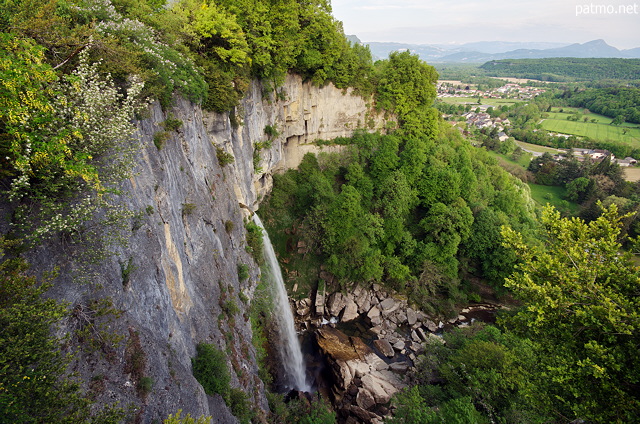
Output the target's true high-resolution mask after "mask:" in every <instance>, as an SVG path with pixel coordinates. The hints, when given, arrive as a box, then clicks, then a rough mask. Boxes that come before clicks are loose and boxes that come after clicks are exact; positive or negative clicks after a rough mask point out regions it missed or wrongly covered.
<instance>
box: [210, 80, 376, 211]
mask: <svg viewBox="0 0 640 424" xmlns="http://www.w3.org/2000/svg"><path fill="white" fill-rule="evenodd" d="M262 93H263V90H262V86H261V84H260V83H258V82H255V83H253V84H252V85H251V87H250V89H249V92H248V93H247V96H246V97H245V98H244V100H243V101H242V103H241V105H240V106H239V107H238V108H237V110H236V113H235V115H236V116H239V117H240V121H241V123H242V125H240V126H237V127H235V128H234V127H232V126H231V125H230V123H229V120H228V119H227V118H226V116H223V115H220V114H213V113H210V114H205V116H204V119H205V123H206V127H207V133H208V135H209V137H210V138H211V140H212V141H213V142H214V143H215V144H216V145H217V146H219V147H221V148H223V149H224V150H225V151H227V152H229V153H232V154H233V155H234V157H235V158H236V160H235V162H234V164H233V165H232V166H233V167H234V173H233V174H234V181H233V185H234V191H235V193H236V195H237V196H238V199H239V201H240V202H241V203H243V204H244V205H247V206H248V207H249V208H250V209H251V210H255V209H256V208H257V206H258V203H259V202H260V200H261V199H262V198H263V197H264V196H265V195H266V194H267V193H268V192H269V191H270V190H271V186H272V176H273V174H274V173H275V172H281V171H284V170H286V169H291V168H296V167H297V166H298V165H299V164H300V162H301V161H302V158H303V156H304V155H305V154H306V153H310V152H311V153H319V152H337V151H339V150H340V149H341V146H318V145H316V144H314V142H315V141H316V140H331V139H334V138H336V137H347V136H350V135H351V134H352V133H353V131H354V130H355V129H357V128H367V129H368V130H370V131H375V130H383V129H384V128H385V125H386V120H385V119H384V118H383V117H382V115H381V114H379V113H377V112H375V111H374V110H373V108H372V107H371V104H372V103H373V102H372V101H367V100H365V99H363V98H362V97H360V96H357V95H354V94H353V92H352V89H346V90H340V89H338V88H336V87H335V86H333V85H332V84H329V85H326V86H324V87H316V86H313V85H312V84H311V83H310V82H303V81H302V79H301V78H300V77H299V76H297V75H288V76H287V78H286V81H285V83H284V85H283V87H282V89H281V93H282V94H283V96H284V99H282V98H278V99H273V100H269V99H266V98H264V97H263V94H262ZM271 96H272V97H273V94H271ZM267 126H271V127H273V128H275V129H276V130H277V131H278V136H277V137H274V138H272V143H271V147H270V148H267V149H263V150H261V151H260V161H259V167H260V168H261V172H257V173H256V172H254V167H253V152H254V145H255V143H258V142H264V141H267V140H269V138H270V137H269V136H268V135H267V134H266V133H265V128H266V127H267Z"/></svg>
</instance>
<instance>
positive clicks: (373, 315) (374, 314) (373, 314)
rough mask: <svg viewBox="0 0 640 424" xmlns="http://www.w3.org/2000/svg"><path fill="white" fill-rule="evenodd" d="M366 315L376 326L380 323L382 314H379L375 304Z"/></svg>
mask: <svg viewBox="0 0 640 424" xmlns="http://www.w3.org/2000/svg"><path fill="white" fill-rule="evenodd" d="M367 317H368V318H369V320H370V321H371V325H373V326H376V325H380V324H382V316H381V315H380V309H378V307H377V306H374V307H373V308H371V309H370V310H369V313H368V314H367Z"/></svg>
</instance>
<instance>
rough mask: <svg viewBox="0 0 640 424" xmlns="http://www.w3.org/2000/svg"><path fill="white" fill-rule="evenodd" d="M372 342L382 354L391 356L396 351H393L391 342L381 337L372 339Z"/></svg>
mask: <svg viewBox="0 0 640 424" xmlns="http://www.w3.org/2000/svg"><path fill="white" fill-rule="evenodd" d="M373 344H374V346H375V347H376V348H378V350H379V351H380V352H382V354H383V355H384V356H386V357H389V358H392V357H393V356H394V355H395V354H396V353H395V352H394V351H393V347H392V346H391V343H389V342H388V341H386V340H384V339H382V340H374V341H373Z"/></svg>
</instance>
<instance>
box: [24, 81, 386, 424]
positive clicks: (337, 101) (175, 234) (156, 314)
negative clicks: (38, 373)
mask: <svg viewBox="0 0 640 424" xmlns="http://www.w3.org/2000/svg"><path fill="white" fill-rule="evenodd" d="M284 92H285V93H286V96H285V99H284V100H277V101H273V102H269V101H266V100H264V99H263V98H262V88H261V86H260V84H259V83H255V84H253V85H252V87H251V89H250V91H249V93H248V94H247V96H246V98H245V99H244V100H243V102H242V105H241V106H240V107H239V108H238V110H237V111H236V119H238V118H239V120H240V121H241V125H237V126H232V125H231V119H230V117H229V115H228V114H222V115H221V114H211V113H203V112H202V111H201V110H200V108H199V107H197V106H196V105H193V104H191V103H189V102H187V101H185V100H182V99H176V102H175V105H174V106H173V107H172V108H171V110H170V111H167V112H169V113H171V114H172V115H173V117H175V118H176V119H179V120H181V121H182V122H183V124H182V126H181V127H180V128H179V129H178V130H177V131H175V132H172V133H171V137H170V138H169V139H168V140H167V141H166V142H165V144H164V146H163V147H162V148H161V149H158V148H157V147H156V146H155V145H154V142H153V137H154V134H156V133H157V132H159V131H161V130H163V127H162V125H161V124H162V122H163V121H165V120H166V119H167V116H168V115H167V114H166V113H165V112H164V111H162V110H161V108H160V107H159V106H158V105H157V104H156V105H153V106H152V107H150V110H149V116H148V117H147V118H145V119H143V120H141V121H140V122H139V123H138V126H139V137H138V140H137V141H136V143H137V144H138V146H137V147H138V148H139V151H138V153H137V157H136V174H135V176H134V177H133V178H131V179H130V180H129V181H127V182H126V183H125V184H124V187H123V189H124V192H125V193H126V194H123V195H122V196H120V197H119V198H118V199H117V201H116V203H117V204H119V205H120V206H123V207H124V208H125V209H128V210H130V211H132V212H133V213H134V216H133V217H132V218H127V219H126V220H122V219H121V220H120V221H119V222H118V223H119V224H121V227H122V228H121V229H120V230H116V229H115V227H106V228H107V229H106V230H105V231H106V233H107V234H103V236H109V235H111V236H113V235H114V234H118V235H120V236H121V238H122V240H123V242H121V243H116V244H115V246H114V249H115V253H116V254H115V255H112V256H110V257H108V258H107V259H106V260H101V261H99V262H97V263H93V264H89V265H87V264H86V263H85V264H84V265H82V263H83V262H84V260H83V258H86V257H88V255H87V253H90V252H87V250H91V249H92V248H87V247H86V246H87V244H86V243H85V244H82V246H85V247H83V248H79V247H75V246H74V244H73V243H72V242H70V240H69V239H57V240H52V241H50V242H48V243H47V244H45V245H43V246H41V247H40V248H38V249H36V250H35V251H33V252H31V253H30V255H29V256H30V257H29V260H30V261H31V263H33V264H34V267H35V269H36V270H46V269H52V267H54V266H57V267H59V268H60V270H61V272H60V276H59V277H58V278H57V280H56V284H55V286H54V288H53V289H52V293H51V295H52V296H54V297H56V298H58V299H61V300H64V301H66V302H68V303H69V305H70V308H72V310H73V311H74V313H73V314H72V315H71V317H70V318H69V319H68V320H66V321H65V322H64V325H63V326H62V328H61V329H60V333H61V334H66V335H67V336H68V337H69V339H68V348H69V350H77V351H78V352H80V355H79V359H78V360H77V361H75V362H74V364H73V368H74V371H75V372H77V373H78V375H79V376H80V377H81V379H82V380H83V381H84V382H85V387H86V388H87V389H88V390H90V391H91V392H92V396H94V397H95V398H96V399H97V400H98V402H99V403H110V404H111V403H114V402H119V404H120V405H121V406H124V407H127V406H130V405H132V406H133V407H134V420H133V421H132V422H136V423H152V422H161V421H162V420H163V419H164V418H166V417H167V415H168V414H170V413H175V412H176V411H177V410H178V409H182V410H183V411H184V413H185V414H186V413H190V414H191V415H192V416H200V415H211V416H213V418H214V421H213V422H217V423H235V422H237V420H236V419H235V418H234V417H233V416H232V415H231V413H230V411H229V410H228V408H227V407H226V406H225V404H224V401H223V400H222V398H221V397H220V396H218V395H216V396H207V395H206V394H205V393H204V390H203V389H202V387H201V386H200V385H199V384H198V382H197V381H196V380H195V379H194V377H193V375H192V372H191V358H193V357H194V356H195V353H196V345H197V344H198V343H201V342H205V343H211V344H213V345H214V346H216V347H217V348H219V349H221V350H222V351H224V352H226V354H227V357H228V361H227V362H228V367H229V369H230V371H231V386H233V387H239V388H242V389H243V390H244V391H245V392H246V393H248V394H249V396H250V397H251V398H252V400H253V401H254V402H255V403H256V404H257V405H259V406H260V407H261V408H262V409H263V410H265V409H266V408H267V403H266V399H265V395H264V390H263V384H262V382H261V381H260V379H259V378H258V373H257V365H256V359H255V351H254V348H253V346H252V344H251V326H250V322H249V319H248V308H249V304H250V302H251V299H252V295H253V292H254V290H255V286H256V284H257V281H258V279H259V272H260V271H259V268H258V267H257V265H256V264H255V262H254V260H253V258H252V257H251V256H250V254H249V253H247V249H246V230H245V227H244V219H243V218H244V217H246V216H247V214H248V212H249V210H250V211H255V210H256V209H257V207H258V204H259V201H260V199H261V198H262V197H263V196H264V195H265V194H266V193H267V192H268V190H269V189H270V187H271V176H272V175H273V173H274V172H278V171H281V170H283V169H286V168H290V167H294V166H297V165H298V164H299V162H300V160H301V158H302V155H303V152H305V153H306V152H307V151H319V150H320V148H319V147H318V146H315V145H313V144H312V142H313V141H314V140H316V139H331V138H334V137H337V136H347V135H350V134H351V133H352V131H353V129H355V128H357V127H362V126H364V125H365V123H367V122H368V123H369V125H370V129H373V128H382V127H383V126H384V125H385V124H384V120H383V119H381V118H380V117H379V116H377V115H375V114H372V113H371V112H370V111H369V109H368V107H367V104H366V101H365V100H363V99H361V98H359V97H357V96H352V95H351V93H350V91H349V90H346V91H342V90H338V89H336V88H335V87H333V86H327V87H323V88H318V87H313V86H311V85H310V84H306V83H303V82H302V81H301V79H300V78H299V77H296V76H289V77H288V78H287V81H286V84H285V85H284ZM267 125H271V126H274V127H276V128H277V130H278V132H279V133H280V135H279V136H278V137H277V138H275V140H273V143H272V146H271V148H269V149H264V150H263V151H261V160H260V167H262V171H263V172H262V173H259V174H256V173H255V172H254V166H253V150H254V144H255V142H258V141H264V140H265V139H266V137H267V135H266V134H265V131H264V130H265V126H267ZM216 147H220V148H222V149H224V150H225V151H227V152H230V153H232V154H233V155H234V157H235V161H234V162H233V163H232V164H228V165H226V166H221V165H220V164H219V163H218V160H217V157H216ZM334 149H335V148H334ZM243 205H244V206H245V208H243ZM74 237H77V235H72V237H71V239H73V238H74ZM112 238H113V237H112ZM71 241H72V240H71ZM89 242H90V244H91V243H94V244H100V243H101V239H99V238H95V239H92V240H89ZM83 249H84V251H83ZM245 265H246V266H247V270H248V274H249V275H248V278H243V277H244V276H242V275H239V274H243V273H242V272H239V268H242V267H244V266H245ZM74 270H75V271H74ZM78 270H81V271H78ZM81 276H83V277H84V278H80V277H81ZM101 301H102V302H106V303H99V302H101ZM108 304H112V305H113V310H112V311H111V312H112V313H107V314H104V312H105V310H107V311H108V310H109V308H105V307H104V305H108Z"/></svg>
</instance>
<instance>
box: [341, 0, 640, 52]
mask: <svg viewBox="0 0 640 424" xmlns="http://www.w3.org/2000/svg"><path fill="white" fill-rule="evenodd" d="M331 4H332V8H333V15H334V16H335V17H336V19H338V20H340V21H342V22H343V25H344V30H345V33H346V34H355V35H357V36H358V37H359V38H360V39H361V40H362V41H395V42H403V43H415V44H447V43H466V42H472V41H551V42H563V43H584V42H587V41H591V40H595V39H599V38H601V39H604V40H605V41H606V42H607V43H609V44H610V45H612V46H615V47H618V48H620V49H623V48H633V47H640V0H635V1H634V0H626V1H619V0H594V3H590V2H588V1H585V0H569V1H567V0H555V1H551V0H537V1H530V0H511V1H508V0H483V1H473V0H331ZM620 6H623V7H624V13H621V9H619V7H620Z"/></svg>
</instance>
